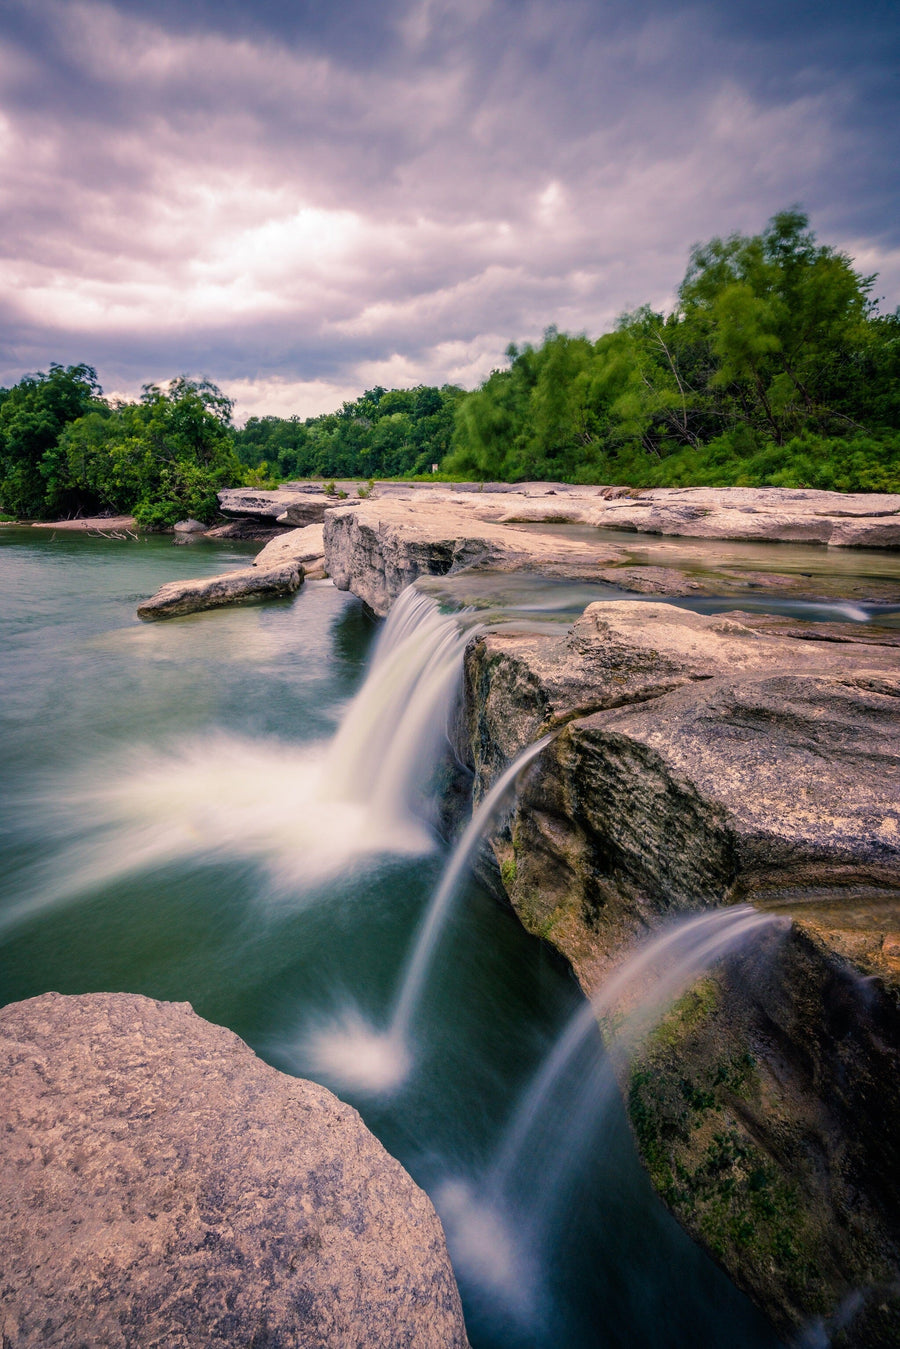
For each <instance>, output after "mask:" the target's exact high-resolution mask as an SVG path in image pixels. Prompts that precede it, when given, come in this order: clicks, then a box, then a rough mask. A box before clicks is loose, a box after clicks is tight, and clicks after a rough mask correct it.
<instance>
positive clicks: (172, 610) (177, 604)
mask: <svg viewBox="0 0 900 1349" xmlns="http://www.w3.org/2000/svg"><path fill="white" fill-rule="evenodd" d="M304 574H305V573H304V568H303V566H302V565H301V564H300V563H298V562H294V561H290V562H282V563H280V564H279V565H277V566H272V567H256V566H252V567H242V568H240V569H239V570H238V571H228V572H224V573H223V574H222V575H220V576H204V577H200V578H197V579H194V580H189V581H169V582H168V584H167V585H164V586H161V587H160V589H159V590H157V592H156V594H155V595H151V597H150V599H148V600H144V601H143V602H142V603H141V604H139V605H138V611H137V613H138V618H145V619H155V618H179V617H181V616H182V615H183V614H193V613H197V612H198V611H199V610H201V609H218V608H219V607H220V606H221V605H224V604H237V603H241V602H243V601H245V600H257V599H276V598H277V597H279V596H281V595H292V594H293V593H294V591H295V590H296V589H297V588H298V587H299V586H300V585H301V584H302V582H303V577H304Z"/></svg>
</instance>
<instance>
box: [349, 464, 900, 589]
mask: <svg viewBox="0 0 900 1349" xmlns="http://www.w3.org/2000/svg"><path fill="white" fill-rule="evenodd" d="M398 490H399V489H398ZM586 490H587V489H583V488H582V489H573V490H570V491H568V492H565V493H563V492H560V495H559V496H558V497H557V496H556V495H554V496H552V497H549V496H548V495H544V496H541V497H535V498H533V499H532V498H531V497H526V496H525V494H524V493H523V492H521V491H520V492H516V493H513V492H508V493H505V494H504V493H500V492H496V493H488V494H482V493H475V492H473V493H471V494H469V496H468V498H465V499H463V500H461V499H460V496H459V494H454V493H448V492H446V491H444V492H440V491H438V490H437V489H433V490H430V491H420V492H418V493H412V492H410V491H407V493H406V495H405V497H401V496H393V495H392V496H384V497H382V498H379V499H378V500H367V501H363V502H347V503H345V504H344V505H343V506H342V508H341V509H340V511H337V510H334V511H329V513H328V516H327V517H326V524H325V532H324V539H325V556H326V566H327V569H328V573H329V575H330V576H331V577H332V578H333V579H334V582H335V584H336V585H337V586H338V588H339V589H341V590H352V591H353V593H354V594H356V595H358V596H359V597H360V598H361V599H363V600H365V602H366V603H367V604H368V605H369V607H370V608H371V609H373V610H374V612H375V613H377V614H379V615H382V616H383V615H384V614H386V613H387V611H388V609H389V608H390V605H391V603H392V601H393V600H394V599H395V598H396V596H397V595H398V594H399V592H400V591H401V590H402V589H403V588H404V587H405V586H407V585H409V584H410V583H411V582H412V581H414V580H415V579H416V578H417V577H419V576H445V575H448V574H453V573H456V572H458V571H461V570H462V569H464V568H478V569H482V570H484V569H492V570H497V571H515V570H523V571H531V572H535V573H539V574H542V575H545V576H556V577H561V578H568V579H571V580H578V581H594V582H599V583H602V584H606V585H612V586H616V587H617V588H620V589H626V590H633V591H635V592H637V593H640V594H657V595H704V594H705V595H739V594H746V593H747V592H748V591H756V592H759V593H762V594H765V593H771V592H775V593H777V594H779V595H781V596H794V597H798V598H805V599H820V600H821V599H854V600H856V599H868V600H872V601H884V602H887V603H892V602H898V601H900V581H898V579H897V578H891V577H890V575H886V576H884V577H879V578H876V579H874V580H873V579H872V578H870V577H858V576H856V577H855V576H851V575H844V574H843V573H841V572H840V571H839V570H838V571H836V572H835V573H834V574H830V575H826V574H818V573H817V574H809V573H806V572H805V571H804V572H801V571H799V569H797V568H796V567H793V568H792V567H790V566H786V567H785V570H784V572H782V573H774V572H770V571H768V572H767V571H763V570H759V571H753V572H751V571H747V570H744V569H743V568H742V567H741V566H740V565H732V564H730V563H729V561H728V558H727V555H723V553H722V550H721V549H712V550H709V551H710V555H709V559H708V560H704V558H703V556H702V553H701V556H700V557H698V558H695V559H694V563H693V565H692V566H691V567H690V568H689V569H686V568H685V567H679V566H671V565H662V566H657V565H653V564H652V562H648V559H647V558H646V557H644V558H643V559H639V560H636V559H635V558H634V556H633V553H632V552H630V551H629V547H628V545H620V544H611V543H610V542H609V541H608V540H605V539H602V538H601V537H600V536H599V535H598V537H597V540H596V542H594V541H591V540H590V538H588V539H584V538H573V537H566V536H561V535H560V534H559V533H558V532H557V533H553V532H552V529H548V531H547V532H544V531H541V530H540V529H533V528H532V529H525V528H517V527H516V526H517V524H518V525H524V524H526V523H528V522H531V523H532V524H540V523H547V524H548V526H552V525H553V524H558V523H560V522H570V521H571V522H574V523H576V524H580V525H582V526H585V525H586V526H588V527H589V528H590V527H594V526H602V525H609V526H612V527H613V528H616V529H624V530H630V531H633V532H638V533H640V532H644V533H646V532H648V531H649V532H656V533H659V532H666V533H676V534H686V535H692V536H694V537H696V538H700V539H706V538H709V539H717V538H721V537H723V536H725V537H729V536H730V537H733V538H736V539H742V540H764V541H775V540H778V539H786V540H788V541H797V542H806V543H809V542H810V541H812V542H814V543H821V544H825V543H827V542H828V541H829V540H830V538H831V537H832V535H836V534H839V535H840V537H841V538H844V537H845V536H846V539H847V542H848V544H849V542H851V539H850V535H851V534H852V532H853V531H857V533H856V535H854V538H856V539H857V541H859V542H862V541H863V539H864V537H865V538H868V539H870V540H871V541H872V542H874V541H875V540H876V534H875V533H873V532H872V531H879V532H878V534H877V538H879V539H881V540H882V546H887V543H886V540H887V538H888V533H887V531H890V530H891V529H893V528H894V524H893V523H892V522H891V517H887V516H884V517H883V518H882V517H879V518H878V519H875V518H874V516H872V517H868V516H866V517H863V516H854V517H853V518H850V516H849V514H848V515H847V516H846V518H845V517H840V518H839V517H838V516H837V515H836V514H834V512H836V511H838V510H845V511H847V512H850V511H851V509H852V508H853V507H854V506H856V507H858V508H859V509H860V510H862V509H868V510H870V511H873V512H874V511H876V510H877V511H881V512H885V511H887V510H888V509H891V506H890V503H893V504H894V505H895V506H896V505H898V498H894V497H871V498H862V499H858V498H852V497H847V498H838V494H835V493H808V494H807V493H802V492H801V493H796V494H793V495H795V496H799V497H800V498H801V500H800V502H799V503H797V502H794V503H793V506H792V508H791V511H788V510H787V509H786V508H783V507H782V506H781V505H780V504H779V503H780V502H781V498H782V496H783V495H784V494H783V493H781V491H780V489H773V490H772V494H771V495H767V494H766V493H765V492H763V491H762V490H761V489H757V490H756V491H755V492H750V491H749V489H743V488H732V489H709V494H708V495H707V496H705V497H702V498H698V499H697V500H694V499H691V498H690V497H686V496H685V494H684V493H681V492H679V491H677V490H675V489H673V490H672V491H671V492H670V496H668V497H664V498H662V501H661V502H657V501H655V500H654V499H653V498H652V497H650V496H649V495H647V496H646V497H645V496H643V495H642V496H641V497H639V498H638V499H637V500H635V499H633V498H629V497H614V498H611V499H607V498H605V497H602V496H600V495H599V493H598V492H597V491H595V492H594V495H592V496H588V495H586V494H585V493H586ZM692 490H693V489H692ZM696 490H697V491H698V492H699V491H700V489H696ZM725 492H731V493H734V494H735V496H734V498H733V499H732V498H726V500H725V504H723V502H722V500H720V498H721V497H722V495H723V493H725ZM789 495H790V494H789ZM823 498H825V501H824V502H823V500H822V499H823ZM729 502H730V503H731V504H729ZM885 502H887V503H888V505H885V504H884V503H885ZM826 507H827V508H828V509H829V510H830V511H831V512H832V513H831V514H828V513H826ZM804 512H805V513H804ZM638 517H639V518H638ZM893 519H894V520H895V521H896V523H897V526H898V527H900V515H897V516H895V517H893ZM863 531H869V533H867V534H865V535H864V534H863ZM634 551H635V552H639V553H646V552H647V551H648V549H647V547H646V545H644V544H643V543H642V544H641V546H640V548H635V550H634ZM662 560H663V561H665V560H666V559H665V558H663V559H662ZM765 565H766V564H765V561H764V559H763V558H761V559H760V567H761V568H762V567H764V566H765Z"/></svg>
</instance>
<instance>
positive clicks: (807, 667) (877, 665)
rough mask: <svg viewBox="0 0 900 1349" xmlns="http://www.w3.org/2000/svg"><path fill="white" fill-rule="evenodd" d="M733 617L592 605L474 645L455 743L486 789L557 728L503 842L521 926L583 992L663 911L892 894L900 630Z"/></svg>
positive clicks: (898, 851)
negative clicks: (898, 636) (871, 891)
mask: <svg viewBox="0 0 900 1349" xmlns="http://www.w3.org/2000/svg"><path fill="white" fill-rule="evenodd" d="M744 617H748V616H744V615H740V614H734V615H727V614H725V615H718V616H716V617H703V616H701V615H697V614H692V613H689V612H688V611H686V610H682V609H677V608H674V607H673V606H671V605H656V604H652V603H651V604H647V603H637V602H629V601H617V602H605V603H598V604H593V605H590V606H589V607H588V608H587V610H586V611H585V613H584V615H583V616H582V617H581V618H580V619H579V620H578V622H577V623H576V624H575V625H574V627H573V629H572V631H571V633H570V634H569V635H568V636H567V637H564V638H558V637H553V636H547V635H544V634H530V635H525V634H515V633H506V632H504V631H502V630H499V631H494V632H491V633H489V634H487V635H485V636H483V637H480V638H478V639H477V640H476V641H475V642H473V643H472V644H471V645H470V647H469V650H468V652H467V656H466V685H467V707H468V714H467V715H468V733H467V744H466V745H465V746H463V747H461V749H462V751H463V752H464V753H466V754H467V756H468V757H469V759H470V762H471V763H472V766H473V768H474V770H475V773H476V781H477V783H478V786H479V790H483V788H484V787H485V786H487V785H488V784H489V783H490V782H491V781H492V780H493V779H494V778H495V777H496V775H497V774H498V773H499V772H500V771H501V770H502V769H503V768H504V767H505V766H506V765H507V764H508V763H509V762H511V761H512V759H514V758H515V756H516V755H517V754H518V753H519V752H520V750H521V749H522V748H523V747H524V745H525V744H527V743H529V742H531V741H533V740H534V739H536V738H537V737H538V736H539V735H540V734H542V733H543V732H545V731H546V730H548V729H552V728H553V727H554V726H556V727H559V726H566V729H565V731H564V732H563V733H562V734H561V735H560V736H559V737H558V739H557V740H556V741H555V742H554V744H553V745H551V746H550V747H549V748H548V749H547V750H546V751H545V752H544V754H543V755H542V756H541V759H540V760H539V761H538V763H537V764H536V765H535V768H534V769H533V770H532V771H531V772H530V774H529V775H527V776H526V778H525V782H524V785H523V788H522V790H521V792H520V798H519V804H518V807H517V813H516V815H515V817H514V821H513V824H512V826H511V829H510V831H509V833H508V834H507V835H504V836H498V839H497V848H498V851H499V854H500V856H501V860H508V861H513V860H514V861H515V865H514V866H510V867H507V869H506V870H507V873H508V874H514V875H515V876H516V883H515V886H513V887H512V889H511V898H512V900H513V902H514V903H515V904H517V906H521V907H522V911H523V917H524V918H525V920H526V922H527V924H528V925H529V926H531V927H533V928H538V929H541V930H542V931H544V932H545V933H547V932H549V931H551V929H552V932H553V938H552V939H553V940H554V941H556V942H557V944H558V945H560V947H561V949H563V950H564V952H565V954H566V955H567V956H568V957H569V959H571V960H572V961H573V963H574V964H575V966H576V969H577V970H578V972H579V974H580V976H581V978H582V981H583V982H584V983H585V985H586V986H587V987H588V988H591V987H593V984H594V982H595V981H596V980H597V979H599V978H600V977H601V976H602V972H603V969H604V968H605V962H606V960H607V959H608V957H609V955H610V953H611V952H612V951H614V950H615V949H616V948H617V947H618V946H619V945H620V943H621V942H622V941H623V940H625V939H627V938H628V937H629V936H630V935H632V934H634V933H635V932H637V931H639V930H641V928H642V927H643V926H644V925H645V924H646V923H648V922H653V921H655V919H656V918H657V917H658V915H659V914H660V913H661V912H664V911H666V910H668V909H670V908H672V907H678V908H694V907H696V906H697V904H704V903H705V904H716V903H721V902H723V901H724V900H725V899H727V898H728V897H730V896H735V895H740V896H744V895H747V894H750V895H753V896H763V897H765V896H767V895H770V894H771V893H773V892H778V893H787V892H791V893H795V894H796V893H798V892H802V891H804V890H807V889H810V888H814V887H820V888H821V887H824V888H825V889H826V890H832V889H834V888H835V887H837V888H838V889H839V888H840V887H841V886H848V885H854V886H858V885H865V886H869V887H876V888H881V889H884V888H887V889H896V890H897V891H898V892H900V672H898V663H897V653H896V646H895V645H893V642H894V636H895V635H894V634H893V633H892V632H890V631H887V632H886V633H885V634H884V637H883V640H882V639H880V637H879V634H878V633H877V632H874V631H873V632H870V633H869V634H868V636H869V640H868V641H866V640H865V635H866V634H865V633H864V632H863V631H860V633H859V636H858V638H856V636H855V634H854V638H855V640H851V641H846V640H834V639H833V640H821V637H822V636H823V630H825V633H824V635H825V636H828V633H827V629H828V628H830V627H831V626H832V625H828V624H802V623H800V622H798V621H795V622H794V623H792V624H790V625H788V627H787V629H786V630H785V629H784V628H783V627H781V626H780V625H779V623H778V621H777V620H774V621H773V623H772V629H771V630H769V629H768V628H767V627H766V626H765V625H763V626H760V627H754V626H751V625H750V624H749V623H746V622H743V621H741V620H742V619H743V618H744ZM838 626H839V627H843V625H838ZM785 631H786V633H787V634H790V635H782V634H783V633H785ZM798 632H799V633H801V634H802V635H803V636H806V637H813V636H816V637H818V638H819V640H798V639H797V636H796V635H795V634H796V633H798ZM841 635H842V634H841V633H839V634H835V637H840V636H841ZM510 847H512V848H513V850H514V852H515V858H512V857H511V855H510V854H509V849H510ZM547 924H550V925H551V927H550V928H548V927H547ZM557 924H561V926H557Z"/></svg>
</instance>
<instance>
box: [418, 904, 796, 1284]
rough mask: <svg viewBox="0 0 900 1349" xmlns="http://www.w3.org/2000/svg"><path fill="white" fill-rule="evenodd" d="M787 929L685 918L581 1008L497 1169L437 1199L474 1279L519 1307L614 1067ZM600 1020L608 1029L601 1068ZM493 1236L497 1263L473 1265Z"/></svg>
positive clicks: (741, 911)
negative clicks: (772, 934)
mask: <svg viewBox="0 0 900 1349" xmlns="http://www.w3.org/2000/svg"><path fill="white" fill-rule="evenodd" d="M783 921H784V920H782V919H778V918H775V917H773V916H772V915H769V914H761V913H758V912H757V911H756V910H755V909H753V908H751V907H750V906H749V905H739V906H735V907H732V908H727V909H718V910H715V911H713V912H706V913H702V914H699V915H696V914H695V915H692V916H689V917H682V918H679V919H676V920H674V921H673V922H672V923H669V924H667V925H666V926H665V927H664V928H663V929H662V930H661V931H659V932H657V933H656V934H654V935H653V936H652V937H651V938H649V940H647V941H646V942H644V943H643V944H641V945H640V946H638V947H637V949H636V950H634V951H633V952H632V953H631V954H630V955H629V956H628V957H627V958H626V959H625V960H624V961H623V962H622V964H621V965H620V966H619V967H618V968H617V969H616V970H614V971H613V972H612V974H611V975H610V976H609V978H608V979H607V980H606V981H605V982H604V984H603V985H602V986H601V987H600V988H599V989H598V991H597V992H596V993H595V994H594V996H593V998H592V999H591V1000H590V1001H589V1002H587V1003H585V1004H584V1005H583V1006H582V1007H581V1008H580V1010H579V1011H578V1012H577V1013H576V1014H575V1016H574V1017H573V1018H572V1019H571V1021H570V1022H569V1024H568V1026H567V1027H566V1028H565V1030H564V1031H563V1033H562V1035H561V1036H560V1038H559V1039H558V1041H557V1042H556V1044H555V1046H554V1047H553V1049H552V1050H551V1052H550V1053H549V1055H548V1056H547V1058H546V1059H545V1061H544V1063H543V1064H542V1065H541V1067H540V1068H539V1069H538V1071H537V1073H536V1074H535V1076H534V1078H533V1079H532V1082H531V1084H530V1086H529V1087H528V1089H527V1090H526V1092H525V1094H524V1096H523V1097H522V1099H521V1101H520V1103H519V1105H518V1107H517V1109H516V1111H515V1112H514V1114H513V1116H512V1118H511V1119H510V1121H509V1123H508V1125H507V1127H506V1129H505V1131H504V1133H503V1136H502V1138H501V1140H500V1143H499V1145H498V1147H497V1149H496V1153H495V1157H494V1160H493V1163H492V1165H491V1166H490V1168H489V1170H488V1171H487V1172H486V1173H485V1174H484V1175H483V1176H482V1177H481V1178H480V1179H479V1180H478V1182H477V1184H474V1183H470V1182H467V1181H465V1180H460V1179H448V1180H447V1181H445V1182H444V1185H443V1187H442V1189H441V1190H440V1191H439V1192H438V1194H437V1196H436V1203H437V1205H438V1209H439V1211H440V1212H441V1214H442V1216H443V1217H444V1220H445V1226H446V1227H447V1232H448V1240H449V1241H450V1245H451V1253H452V1254H453V1256H454V1260H457V1259H458V1260H460V1261H461V1262H462V1263H464V1264H469V1263H471V1268H468V1269H467V1273H468V1274H469V1276H470V1277H471V1278H473V1279H474V1280H475V1281H476V1282H479V1281H480V1282H481V1283H483V1284H484V1283H487V1284H491V1286H492V1287H493V1288H494V1291H495V1292H496V1293H498V1294H500V1295H501V1296H503V1297H509V1298H510V1299H513V1300H514V1301H516V1300H520V1298H521V1284H522V1277H523V1270H525V1269H526V1268H527V1266H528V1264H529V1262H530V1261H531V1259H532V1255H531V1251H532V1250H533V1248H534V1247H536V1246H541V1245H544V1244H545V1243H546V1241H547V1228H548V1226H549V1220H550V1217H551V1215H552V1214H554V1213H557V1212H558V1211H559V1209H560V1206H561V1205H562V1204H564V1203H565V1202H566V1196H567V1194H568V1193H569V1191H568V1187H567V1186H566V1184H565V1180H566V1176H567V1173H568V1174H569V1175H571V1174H572V1173H574V1171H575V1170H576V1169H578V1168H580V1167H581V1166H582V1165H583V1163H584V1160H585V1158H584V1156H583V1152H584V1145H585V1144H586V1141H587V1139H588V1138H589V1137H590V1136H591V1134H595V1132H596V1129H597V1127H598V1122H601V1123H602V1120H603V1118H604V1111H605V1110H606V1109H608V1108H609V1105H610V1104H611V1103H612V1101H613V1100H614V1099H616V1097H617V1082H616V1076H615V1072H614V1065H615V1063H616V1062H621V1060H622V1058H623V1057H626V1058H627V1056H628V1055H629V1054H630V1053H631V1052H632V1051H633V1050H634V1048H635V1047H636V1045H637V1043H638V1042H639V1040H640V1039H641V1037H642V1036H644V1035H646V1034H647V1033H648V1031H650V1030H651V1029H652V1027H653V1026H654V1024H655V1023H656V1022H657V1021H658V1020H659V1019H660V1018H661V1017H662V1016H663V1015H664V1013H665V1011H666V1009H667V1008H668V1007H669V1006H670V1005H671V1004H672V1003H673V1002H675V1001H676V1000H677V999H678V998H679V997H680V996H682V995H683V994H684V993H685V992H686V991H687V990H688V989H689V988H690V987H691V985H692V984H693V983H694V982H695V981H696V980H697V978H699V976H700V975H701V974H703V973H704V972H705V971H707V970H709V969H710V968H711V967H712V966H713V965H714V964H715V963H716V961H717V960H719V959H721V958H722V957H724V956H726V955H731V954H733V953H735V952H737V951H739V950H740V949H741V947H743V946H744V945H745V944H746V943H747V942H749V941H751V940H752V939H753V938H754V937H756V936H758V935H759V934H760V933H761V932H762V931H764V930H765V929H770V928H772V927H773V926H774V925H776V924H780V923H782V922H783ZM598 1021H599V1022H600V1023H601V1024H603V1023H604V1022H606V1028H607V1030H608V1035H607V1046H606V1048H607V1052H606V1054H605V1055H604V1056H602V1059H601V1058H600V1057H598V1049H599V1045H598V1044H597V1029H598V1027H597V1023H598ZM516 1182H517V1183H516ZM486 1230H487V1231H490V1233H491V1244H492V1249H493V1252H494V1255H493V1261H492V1263H491V1264H490V1265H484V1264H483V1263H482V1264H480V1265H479V1263H478V1262H477V1261H475V1260H472V1261H471V1262H470V1253H471V1252H476V1251H478V1250H479V1249H480V1247H481V1245H482V1244H483V1240H484V1236H483V1234H484V1232H485V1231H486ZM513 1231H514V1232H515V1237H513V1236H512V1232H513Z"/></svg>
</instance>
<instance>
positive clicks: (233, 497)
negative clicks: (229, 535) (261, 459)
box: [218, 487, 335, 525]
mask: <svg viewBox="0 0 900 1349" xmlns="http://www.w3.org/2000/svg"><path fill="white" fill-rule="evenodd" d="M218 496H219V510H220V511H221V512H222V514H223V515H227V516H231V517H233V518H246V519H252V520H263V521H268V522H269V523H270V524H274V523H275V522H276V521H281V523H283V524H291V525H308V524H313V523H316V522H321V521H322V520H324V519H325V512H326V510H328V508H329V507H331V506H333V505H334V504H335V503H334V499H333V498H332V497H327V496H326V495H325V493H324V492H323V491H321V489H320V490H319V491H318V492H315V493H310V492H296V491H295V492H291V491H284V490H283V489H282V488H277V489H275V490H274V491H266V490H263V489H262V488H255V487H229V488H226V489H225V490H224V491H222V492H219V494H218Z"/></svg>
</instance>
